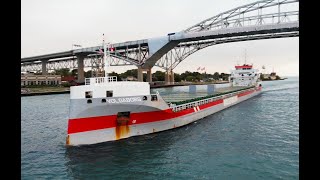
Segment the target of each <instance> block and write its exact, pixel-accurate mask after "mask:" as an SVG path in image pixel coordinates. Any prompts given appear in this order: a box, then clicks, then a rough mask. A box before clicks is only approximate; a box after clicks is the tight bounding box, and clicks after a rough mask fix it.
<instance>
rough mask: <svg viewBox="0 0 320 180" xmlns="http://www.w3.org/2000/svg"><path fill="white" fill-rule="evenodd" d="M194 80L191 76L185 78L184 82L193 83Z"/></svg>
mask: <svg viewBox="0 0 320 180" xmlns="http://www.w3.org/2000/svg"><path fill="white" fill-rule="evenodd" d="M194 79H195V78H194V77H193V76H187V77H186V80H187V81H189V82H192V81H194Z"/></svg>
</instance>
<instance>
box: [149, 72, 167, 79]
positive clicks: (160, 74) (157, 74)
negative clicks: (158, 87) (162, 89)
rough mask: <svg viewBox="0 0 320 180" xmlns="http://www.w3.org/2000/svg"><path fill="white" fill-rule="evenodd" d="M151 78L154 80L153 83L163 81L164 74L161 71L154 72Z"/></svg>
mask: <svg viewBox="0 0 320 180" xmlns="http://www.w3.org/2000/svg"><path fill="white" fill-rule="evenodd" d="M152 76H153V77H154V78H155V81H164V80H165V72H162V71H156V72H155V73H153V74H152Z"/></svg>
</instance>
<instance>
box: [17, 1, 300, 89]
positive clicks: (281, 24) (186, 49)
mask: <svg viewBox="0 0 320 180" xmlns="http://www.w3.org/2000/svg"><path fill="white" fill-rule="evenodd" d="M297 36H299V1H298V0H262V1H257V2H254V3H250V4H247V5H243V6H240V7H237V8H234V9H231V10H229V11H226V12H223V13H220V14H218V15H215V16H213V17H211V18H208V19H206V20H204V21H201V22H200V23H198V24H195V25H193V26H191V27H189V28H187V29H185V30H182V31H180V32H175V33H169V34H167V35H165V36H162V37H156V38H149V39H142V40H137V41H128V42H123V43H115V44H111V47H112V49H111V50H108V53H110V57H109V59H108V61H109V64H110V65H111V66H124V65H136V66H137V67H138V80H139V81H142V77H143V76H142V75H143V71H147V80H148V81H149V82H151V79H152V78H151V69H152V67H153V66H157V67H160V68H162V69H164V70H165V71H166V82H167V83H173V82H174V80H173V79H174V77H173V75H174V73H173V69H174V68H176V67H177V66H178V65H179V63H181V62H182V61H183V60H185V59H186V58H187V57H188V56H190V55H191V54H193V53H195V52H197V51H200V50H202V49H204V48H206V47H210V46H213V45H217V44H223V43H230V42H239V41H249V40H260V39H271V38H285V37H297ZM99 49H103V47H102V46H95V47H88V48H81V49H76V50H71V51H65V52H59V53H53V54H47V55H41V56H35V57H28V58H22V59H21V71H22V72H25V71H42V73H43V74H46V73H47V71H48V70H55V69H60V68H70V69H75V68H77V69H78V81H80V82H83V81H84V70H83V69H84V67H86V68H91V69H92V76H103V73H102V71H103V61H102V57H101V54H99V53H98V52H99Z"/></svg>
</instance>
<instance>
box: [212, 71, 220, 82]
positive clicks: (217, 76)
mask: <svg viewBox="0 0 320 180" xmlns="http://www.w3.org/2000/svg"><path fill="white" fill-rule="evenodd" d="M213 79H215V80H219V73H218V72H215V73H214V74H213Z"/></svg>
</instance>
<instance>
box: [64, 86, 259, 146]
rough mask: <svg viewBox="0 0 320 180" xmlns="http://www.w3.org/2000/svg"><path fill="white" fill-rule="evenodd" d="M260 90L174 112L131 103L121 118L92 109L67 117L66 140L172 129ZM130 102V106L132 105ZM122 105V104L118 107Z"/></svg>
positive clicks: (92, 139) (88, 141)
mask: <svg viewBox="0 0 320 180" xmlns="http://www.w3.org/2000/svg"><path fill="white" fill-rule="evenodd" d="M260 93H261V88H256V89H254V90H249V91H245V92H241V93H239V94H236V95H234V96H232V97H228V98H222V99H217V100H215V101H212V102H209V103H205V104H200V105H198V106H195V107H192V108H188V109H184V110H181V111H179V112H174V111H172V109H171V108H169V109H161V108H160V109H156V108H154V107H149V106H145V105H140V106H138V107H135V110H134V111H132V112H131V114H130V116H129V117H127V118H124V119H121V118H120V119H119V118H117V115H116V114H112V113H109V114H106V115H103V113H101V112H95V113H93V114H97V115H96V116H89V117H85V118H82V117H74V118H72V119H69V123H68V136H67V141H66V144H67V145H84V144H96V143H101V142H106V141H114V140H119V139H125V138H129V137H132V136H139V135H145V134H150V133H156V132H160V131H164V130H169V129H174V128H177V127H181V126H184V125H187V124H190V123H192V122H195V121H197V120H199V119H202V118H204V117H206V116H208V115H211V114H214V113H216V112H218V111H221V110H223V109H226V108H228V107H230V106H233V105H235V104H238V103H240V102H242V101H245V100H247V99H249V98H252V97H254V96H256V95H258V94H260ZM128 106H130V105H128ZM131 106H132V107H134V105H131ZM124 107H125V106H122V108H124ZM124 109H126V108H124ZM144 109H145V110H146V111H144ZM96 111H97V110H96ZM80 114H81V113H80Z"/></svg>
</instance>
